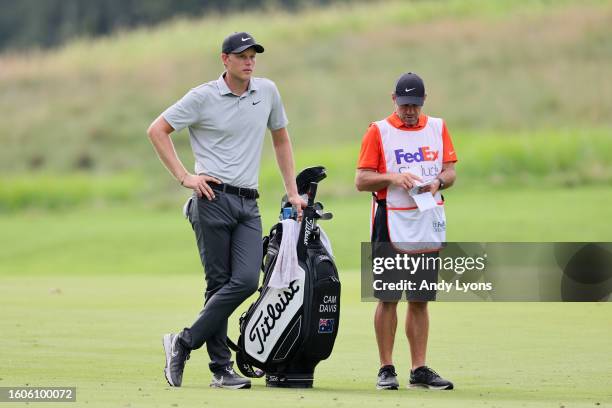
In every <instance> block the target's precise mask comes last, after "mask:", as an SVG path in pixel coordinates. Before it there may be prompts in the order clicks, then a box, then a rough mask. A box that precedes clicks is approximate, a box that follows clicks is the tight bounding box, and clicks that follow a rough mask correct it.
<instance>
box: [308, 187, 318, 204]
mask: <svg viewBox="0 0 612 408" xmlns="http://www.w3.org/2000/svg"><path fill="white" fill-rule="evenodd" d="M317 187H318V183H315V182H311V183H310V186H309V187H308V206H309V207H312V206H314V200H315V197H316V196H317Z"/></svg>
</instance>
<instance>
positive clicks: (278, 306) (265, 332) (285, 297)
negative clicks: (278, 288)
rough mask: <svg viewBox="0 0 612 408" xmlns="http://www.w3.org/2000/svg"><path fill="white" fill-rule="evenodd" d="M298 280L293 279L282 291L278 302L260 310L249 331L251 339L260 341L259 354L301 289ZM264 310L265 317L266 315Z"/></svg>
mask: <svg viewBox="0 0 612 408" xmlns="http://www.w3.org/2000/svg"><path fill="white" fill-rule="evenodd" d="M296 282H297V281H293V282H291V283H290V284H289V287H288V288H287V289H285V290H283V292H282V293H279V294H278V301H277V302H276V303H270V304H269V305H268V306H267V307H266V308H265V310H262V311H261V312H259V315H258V316H257V319H256V320H255V323H254V324H253V327H252V328H251V331H250V332H249V340H251V341H255V340H257V341H258V342H259V350H258V351H257V354H262V353H263V352H264V349H265V345H264V344H265V342H266V339H267V338H268V336H270V333H271V332H272V330H273V329H274V326H275V324H276V321H277V320H278V319H280V318H281V316H282V315H283V313H284V312H285V310H287V305H288V304H289V303H290V302H291V299H293V298H294V297H295V294H296V293H297V292H299V291H300V287H299V286H297V284H296ZM264 311H265V312H266V313H265V317H264Z"/></svg>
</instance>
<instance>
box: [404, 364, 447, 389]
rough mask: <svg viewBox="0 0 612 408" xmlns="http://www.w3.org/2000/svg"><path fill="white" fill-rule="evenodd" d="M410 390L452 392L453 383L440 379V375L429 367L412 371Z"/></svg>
mask: <svg viewBox="0 0 612 408" xmlns="http://www.w3.org/2000/svg"><path fill="white" fill-rule="evenodd" d="M408 388H427V389H429V390H452V389H453V383H452V382H450V381H448V380H445V379H444V378H442V377H440V375H439V374H438V373H436V372H435V371H434V370H432V369H431V368H429V367H427V366H422V367H419V368H416V369H414V370H411V371H410V384H408Z"/></svg>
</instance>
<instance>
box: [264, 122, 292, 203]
mask: <svg viewBox="0 0 612 408" xmlns="http://www.w3.org/2000/svg"><path fill="white" fill-rule="evenodd" d="M271 133H272V145H273V146H274V153H275V154H276V162H277V163H278V168H279V169H280V171H281V174H282V175H283V181H284V183H285V191H287V195H288V196H291V195H297V194H298V191H297V185H296V184H295V164H294V162H293V149H292V147H291V139H290V138H289V132H287V128H280V129H277V130H272V131H271Z"/></svg>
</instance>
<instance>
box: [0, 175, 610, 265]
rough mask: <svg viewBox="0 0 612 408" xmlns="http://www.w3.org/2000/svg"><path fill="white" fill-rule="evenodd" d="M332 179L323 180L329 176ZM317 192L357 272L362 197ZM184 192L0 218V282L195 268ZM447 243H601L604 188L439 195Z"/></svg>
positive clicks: (462, 189)
mask: <svg viewBox="0 0 612 408" xmlns="http://www.w3.org/2000/svg"><path fill="white" fill-rule="evenodd" d="M330 178H331V177H330ZM326 183H328V181H327V180H325V181H323V182H322V183H321V187H320V188H319V192H320V193H319V195H318V199H319V200H321V201H322V202H323V203H324V204H325V209H326V210H329V211H331V212H333V213H334V219H333V220H331V221H329V222H321V225H322V226H323V228H324V229H325V230H326V231H327V233H328V235H329V236H330V238H331V240H332V242H333V244H334V251H335V256H336V260H337V263H338V266H339V267H340V268H341V269H359V262H360V258H359V250H360V246H359V245H360V244H359V243H360V242H361V241H367V240H368V234H369V216H370V203H371V201H370V196H369V195H368V194H367V193H362V194H352V195H349V196H347V197H343V198H341V197H335V196H334V190H333V185H332V186H330V185H328V184H326ZM183 194H187V193H186V191H185V192H183V193H182V194H176V195H175V196H174V201H173V203H172V206H173V208H170V209H167V208H162V209H158V208H155V207H148V206H146V205H145V204H143V205H141V206H137V205H135V204H134V203H131V204H127V205H110V206H101V207H99V208H76V209H72V210H65V211H62V212H48V211H36V210H32V211H25V212H20V213H16V214H13V213H8V214H3V215H0V231H2V234H3V237H6V238H5V239H3V244H2V245H1V246H0V274H10V275H48V274H56V273H59V274H76V275H80V276H83V275H96V274H100V273H104V274H107V273H111V274H130V273H143V274H147V275H152V274H168V273H171V274H184V273H193V271H196V270H199V269H201V267H200V264H199V262H200V260H199V257H198V255H197V250H196V247H195V240H194V239H193V232H192V231H191V226H190V225H189V223H188V222H187V220H185V219H184V218H183V217H182V215H181V207H182V204H183V197H187V195H188V194H187V195H183ZM445 196H446V212H447V217H448V236H447V239H448V240H449V241H609V240H610V237H611V236H612V233H611V232H610V230H609V220H610V219H612V189H610V188H608V187H607V186H599V187H597V186H585V187H580V188H548V187H546V186H542V188H535V187H532V188H527V189H526V188H518V187H516V188H489V189H486V188H471V187H469V186H462V185H461V184H459V185H458V186H456V187H454V188H453V189H451V190H449V191H448V192H445ZM279 203H280V197H279V196H274V194H272V195H267V194H265V192H264V194H263V198H262V199H261V200H260V208H261V212H262V216H263V228H264V232H266V233H267V231H268V230H269V229H270V227H271V226H272V225H273V224H274V222H276V221H275V220H277V217H278V212H279Z"/></svg>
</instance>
